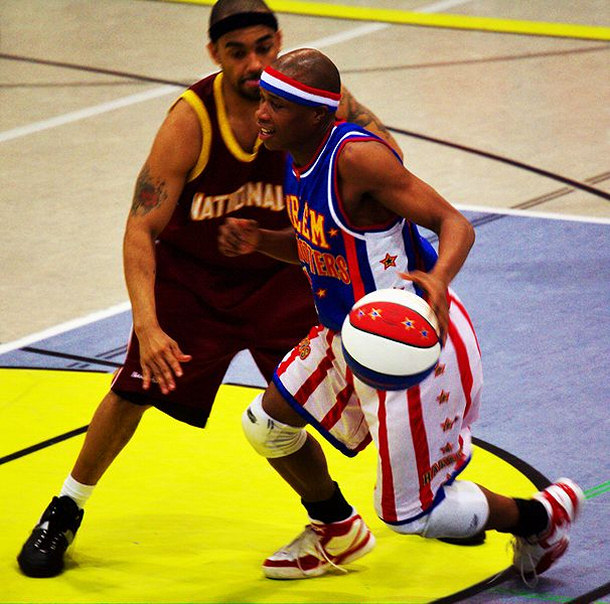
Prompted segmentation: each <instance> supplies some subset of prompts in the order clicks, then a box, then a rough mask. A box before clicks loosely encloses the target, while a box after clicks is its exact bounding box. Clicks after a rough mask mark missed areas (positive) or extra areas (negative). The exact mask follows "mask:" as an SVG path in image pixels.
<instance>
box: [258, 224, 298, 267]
mask: <svg viewBox="0 0 610 604" xmlns="http://www.w3.org/2000/svg"><path fill="white" fill-rule="evenodd" d="M259 232H260V241H259V243H258V246H257V248H256V249H257V251H258V252H260V253H261V254H265V255H266V256H271V257H272V258H275V259H276V260H282V261H283V262H288V263H290V264H299V255H298V250H297V242H296V239H295V236H294V231H293V230H292V228H291V227H288V228H286V229H283V230H281V231H271V230H268V229H260V231H259Z"/></svg>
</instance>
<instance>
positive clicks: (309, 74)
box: [274, 48, 341, 94]
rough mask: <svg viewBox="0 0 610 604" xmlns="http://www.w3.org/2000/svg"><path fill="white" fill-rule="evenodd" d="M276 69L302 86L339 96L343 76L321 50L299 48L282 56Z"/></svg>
mask: <svg viewBox="0 0 610 604" xmlns="http://www.w3.org/2000/svg"><path fill="white" fill-rule="evenodd" d="M274 68H275V69H276V70H277V71H279V72H281V73H283V74H284V75H286V76H288V77H290V78H293V79H295V80H297V81H299V82H301V83H302V84H305V85H307V86H311V87H312V88H318V89H319V90H326V91H328V92H333V93H336V94H339V93H340V92H341V76H340V75H339V70H338V69H337V67H336V66H335V64H334V63H333V62H332V61H331V60H330V59H329V58H328V57H327V56H326V55H324V54H322V53H321V52H320V51H319V50H316V49H314V48H299V49H298V50H293V51H292V52H288V53H286V54H285V55H282V56H281V57H280V58H279V59H277V60H276V62H275V63H274Z"/></svg>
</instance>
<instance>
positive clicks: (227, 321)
mask: <svg viewBox="0 0 610 604" xmlns="http://www.w3.org/2000/svg"><path fill="white" fill-rule="evenodd" d="M296 268H297V267H289V266H287V267H286V269H285V270H284V269H283V270H281V271H279V272H278V273H276V274H275V275H272V276H271V278H269V279H268V280H266V282H265V283H264V284H263V285H262V286H261V287H260V288H258V289H256V290H255V291H254V292H253V293H250V294H249V295H248V296H247V297H245V298H244V296H243V289H242V290H241V291H240V292H239V294H236V298H237V299H239V303H237V304H235V305H234V306H233V307H232V308H229V309H227V308H215V307H213V306H212V305H210V304H209V302H204V301H203V300H202V298H201V297H200V296H198V295H196V294H195V293H194V292H193V291H192V290H190V289H188V288H186V287H184V286H183V285H181V284H180V283H177V282H175V281H172V280H162V279H158V281H157V284H156V299H157V314H158V318H159V323H160V325H161V328H162V329H163V330H164V331H165V332H166V333H167V334H168V335H169V336H170V337H172V338H173V339H174V340H176V342H177V343H178V345H179V346H180V349H181V350H182V352H183V353H185V354H189V355H192V360H191V361H189V362H188V363H183V364H182V369H183V372H184V374H183V376H182V377H180V378H177V379H176V389H175V390H174V391H172V392H170V393H169V394H167V395H164V394H162V393H161V390H160V389H159V387H158V386H157V385H156V384H154V383H153V384H151V386H150V388H149V389H148V390H147V391H145V390H144V389H143V388H142V369H141V366H140V351H139V344H138V339H137V337H136V336H135V333H133V332H132V334H131V338H130V341H129V345H128V349H127V356H126V359H125V363H124V365H123V367H121V368H120V369H119V370H118V371H117V373H116V375H115V378H114V380H113V382H112V390H113V392H115V393H116V394H118V395H119V396H121V397H123V398H125V399H127V400H129V401H131V402H132V403H135V404H142V405H154V406H155V407H157V408H158V409H160V410H161V411H163V412H164V413H167V414H168V415H170V416H172V417H174V418H176V419H178V420H180V421H184V422H186V423H188V424H191V425H193V426H198V427H204V426H205V424H206V421H207V418H208V416H209V414H210V411H211V408H212V404H213V402H214V398H215V396H216V393H217V391H218V388H219V386H220V384H221V383H222V379H223V377H224V375H225V373H226V371H227V368H228V366H229V363H230V362H231V360H232V359H233V357H234V356H235V355H236V354H237V353H238V352H239V351H240V350H244V349H247V350H249V351H250V352H251V354H252V356H253V358H254V361H255V362H256V364H257V366H258V368H259V369H260V371H261V373H262V374H263V376H264V377H265V379H267V380H268V381H269V380H270V379H271V376H272V375H273V371H274V369H275V367H276V366H277V364H278V363H279V362H280V360H281V359H282V357H283V356H284V355H285V354H286V352H287V351H288V350H290V349H291V348H292V346H294V345H295V343H297V342H298V341H299V340H300V339H301V338H303V337H304V336H305V335H306V334H307V332H308V331H309V329H310V327H311V326H312V325H313V324H315V323H316V322H317V317H316V314H315V311H314V307H313V302H312V296H311V290H310V289H309V287H308V286H307V283H306V281H305V279H304V278H303V277H302V275H301V274H300V272H299V271H300V269H298V270H296V271H295V269H296ZM295 275H296V277H298V278H296V279H295ZM202 278H205V276H202ZM244 278H247V275H245V276H244ZM223 298H224V299H226V298H227V291H226V290H225V291H223Z"/></svg>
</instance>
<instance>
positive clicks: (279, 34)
mask: <svg viewBox="0 0 610 604" xmlns="http://www.w3.org/2000/svg"><path fill="white" fill-rule="evenodd" d="M283 42H284V34H283V33H282V30H281V29H278V30H277V31H276V32H275V43H276V44H277V51H278V53H279V52H280V51H281V50H282V44H283Z"/></svg>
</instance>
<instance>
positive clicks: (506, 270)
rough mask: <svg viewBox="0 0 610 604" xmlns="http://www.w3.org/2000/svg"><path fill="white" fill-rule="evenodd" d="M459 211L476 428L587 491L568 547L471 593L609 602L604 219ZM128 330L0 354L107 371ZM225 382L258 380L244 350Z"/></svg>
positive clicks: (29, 363)
mask: <svg viewBox="0 0 610 604" xmlns="http://www.w3.org/2000/svg"><path fill="white" fill-rule="evenodd" d="M466 213H467V215H468V216H469V218H470V219H471V221H472V222H473V224H475V225H476V233H477V241H476V243H475V247H474V248H473V251H472V253H471V255H470V257H469V259H468V261H467V263H466V266H465V267H464V269H463V270H462V272H461V273H460V275H459V276H458V278H457V279H456V281H455V283H454V287H455V289H456V290H457V292H458V294H459V295H460V297H461V298H462V300H463V302H464V303H465V305H466V307H467V308H468V309H469V312H470V314H471V317H472V319H473V322H474V325H475V328H476V329H477V333H478V336H479V342H480V345H481V349H482V353H483V361H484V370H485V379H486V383H485V389H484V397H483V407H482V414H481V417H480V419H479V421H478V423H477V425H476V426H475V429H474V433H475V435H476V436H477V437H478V438H480V439H483V440H484V441H486V442H487V443H492V444H493V445H495V446H497V447H499V448H501V449H503V450H504V451H506V452H508V453H510V454H512V455H513V456H516V457H517V458H519V459H520V460H523V461H524V462H526V463H527V464H529V465H531V466H533V467H534V468H535V469H536V470H537V471H538V472H540V473H541V474H542V475H544V476H545V477H547V478H549V479H551V480H553V479H556V478H558V477H561V476H568V477H570V478H572V479H574V480H575V481H576V482H578V483H579V484H580V485H581V486H582V488H583V489H584V490H585V494H586V495H587V496H588V502H587V506H586V507H585V510H584V513H583V516H582V518H581V520H580V522H579V523H578V524H577V525H576V526H575V528H574V530H573V539H572V544H571V546H570V550H569V552H568V554H566V556H565V558H564V559H562V560H561V562H560V563H558V565H557V566H556V567H554V568H553V569H551V571H549V572H548V573H547V574H545V575H544V576H542V577H541V578H540V580H539V582H538V584H537V586H535V587H533V588H526V587H525V586H524V585H523V584H522V583H521V581H520V580H519V579H517V578H514V579H513V578H509V579H508V580H506V581H504V582H503V583H502V584H501V585H497V586H495V587H492V588H491V589H490V590H488V591H486V592H483V593H482V594H480V595H478V596H472V597H471V598H469V601H474V602H490V601H493V602H524V601H526V600H532V599H534V600H537V601H553V602H567V601H571V600H573V599H575V598H581V599H579V600H578V601H579V602H580V601H583V602H584V601H604V600H606V601H610V600H608V599H607V597H606V598H604V596H605V594H607V593H608V591H609V590H610V587H609V585H608V582H609V581H610V571H609V570H608V569H610V544H609V542H608V535H610V521H609V514H608V509H609V507H610V506H609V502H610V490H609V486H608V481H609V480H610V462H609V461H608V449H609V447H610V437H609V433H610V430H609V428H610V383H609V380H608V375H609V374H610V367H609V359H610V354H609V343H610V245H609V244H610V224H607V223H603V222H599V223H595V222H582V221H575V220H566V219H561V220H559V219H550V218H539V217H530V216H528V217H525V216H521V215H506V214H487V213H473V212H466ZM129 330H130V316H129V313H127V312H123V313H120V314H117V315H115V316H111V317H108V318H106V319H104V320H100V321H97V322H95V323H90V324H87V325H84V326H82V327H79V328H78V329H73V330H71V331H67V332H65V333H60V334H58V335H55V336H53V337H50V338H47V339H44V340H41V341H38V342H35V343H31V344H29V345H28V346H26V347H23V348H19V349H16V350H12V351H9V352H6V353H4V354H3V355H1V356H0V365H1V366H3V367H27V368H58V369H67V368H69V369H72V370H89V371H91V370H93V371H109V372H110V371H113V370H114V368H115V367H116V366H118V364H120V362H121V360H122V357H123V355H124V352H125V343H126V340H127V337H128V334H129ZM225 381H227V382H230V383H234V384H235V383H236V384H244V385H257V386H261V385H263V381H262V378H261V377H260V374H258V372H257V370H256V369H255V368H254V366H253V364H252V362H251V360H250V359H249V357H248V356H247V355H245V354H244V355H240V357H238V358H237V359H236V360H235V362H234V363H233V365H232V367H231V369H230V371H229V373H228V374H227V376H226V378H225ZM41 404H45V401H41ZM77 427H78V426H76V425H75V426H74V428H77ZM2 430H10V426H3V428H2ZM31 444H32V445H34V444H36V443H35V442H32V443H31ZM16 547H17V544H16ZM446 572H459V564H457V565H456V567H455V568H454V569H449V570H447V569H446Z"/></svg>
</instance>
